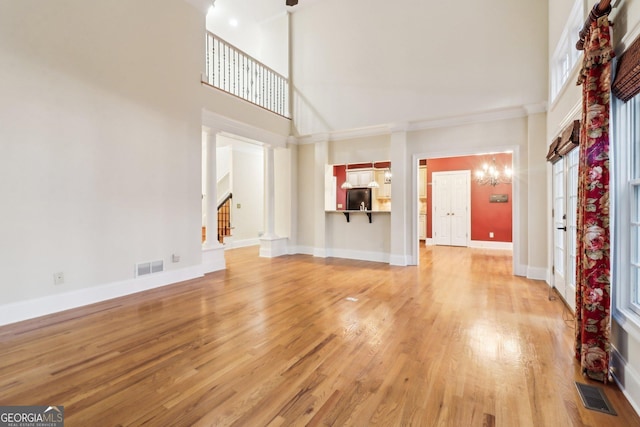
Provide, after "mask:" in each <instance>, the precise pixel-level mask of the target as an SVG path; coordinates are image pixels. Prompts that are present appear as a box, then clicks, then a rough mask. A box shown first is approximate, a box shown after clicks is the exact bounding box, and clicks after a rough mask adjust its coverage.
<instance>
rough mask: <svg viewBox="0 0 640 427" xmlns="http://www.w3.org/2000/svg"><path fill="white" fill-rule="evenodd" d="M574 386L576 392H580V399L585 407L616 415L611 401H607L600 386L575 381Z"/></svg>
mask: <svg viewBox="0 0 640 427" xmlns="http://www.w3.org/2000/svg"><path fill="white" fill-rule="evenodd" d="M576 388H577V389H578V394H580V399H582V403H583V404H584V406H585V408H587V409H592V410H594V411H600V412H604V413H605V414H609V415H618V414H617V413H616V411H615V410H614V409H613V406H611V403H609V400H608V399H607V396H606V395H605V394H604V390H603V389H602V387H596V386H592V385H587V384H581V383H579V382H576Z"/></svg>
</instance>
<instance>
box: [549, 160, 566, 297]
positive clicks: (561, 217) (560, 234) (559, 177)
mask: <svg viewBox="0 0 640 427" xmlns="http://www.w3.org/2000/svg"><path fill="white" fill-rule="evenodd" d="M565 185H566V184H565V174H564V159H560V160H558V161H557V162H555V163H554V164H553V213H552V214H553V285H554V286H555V288H556V289H557V290H558V292H559V293H560V295H562V297H563V298H564V299H565V300H566V298H565V295H566V291H567V290H566V286H567V283H566V279H565V275H566V273H565V265H566V251H565V247H566V238H567V232H566V231H567V225H566V219H567V215H566V211H565V209H566V208H565V205H566V200H565V196H564V195H565Z"/></svg>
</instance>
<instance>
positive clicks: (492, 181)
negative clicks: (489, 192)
mask: <svg viewBox="0 0 640 427" xmlns="http://www.w3.org/2000/svg"><path fill="white" fill-rule="evenodd" d="M512 176H513V171H512V170H511V168H510V167H509V166H507V165H505V166H504V168H503V170H502V171H500V170H499V169H498V167H497V166H496V158H495V157H494V158H493V159H492V160H491V164H488V163H485V164H483V165H482V169H478V170H477V171H476V177H475V179H476V182H477V183H478V184H480V185H491V186H494V187H495V186H496V185H498V184H511V177H512Z"/></svg>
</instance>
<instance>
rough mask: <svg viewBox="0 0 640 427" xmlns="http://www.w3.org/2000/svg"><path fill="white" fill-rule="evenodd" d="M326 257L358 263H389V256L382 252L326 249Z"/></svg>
mask: <svg viewBox="0 0 640 427" xmlns="http://www.w3.org/2000/svg"><path fill="white" fill-rule="evenodd" d="M326 256H328V257H335V258H346V259H357V260H359V261H373V262H386V263H388V262H389V254H388V253H384V252H369V251H352V250H349V249H327V251H326Z"/></svg>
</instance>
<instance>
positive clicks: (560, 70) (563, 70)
mask: <svg viewBox="0 0 640 427" xmlns="http://www.w3.org/2000/svg"><path fill="white" fill-rule="evenodd" d="M584 19H585V14H584V4H583V1H582V0H576V2H575V3H574V5H573V8H572V9H571V15H569V20H568V21H567V24H566V25H565V27H564V30H562V34H561V35H560V39H559V40H558V45H557V47H556V51H555V53H554V54H553V58H551V64H550V67H551V70H550V71H551V102H553V101H555V99H556V97H557V96H558V94H559V93H560V91H561V90H562V88H563V87H564V86H565V84H566V83H567V80H568V79H569V76H571V72H572V71H573V69H574V68H575V66H576V64H577V63H578V59H580V56H581V55H582V52H581V51H579V50H576V48H575V43H576V41H577V37H578V33H579V32H580V30H581V29H582V25H583V24H584Z"/></svg>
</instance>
